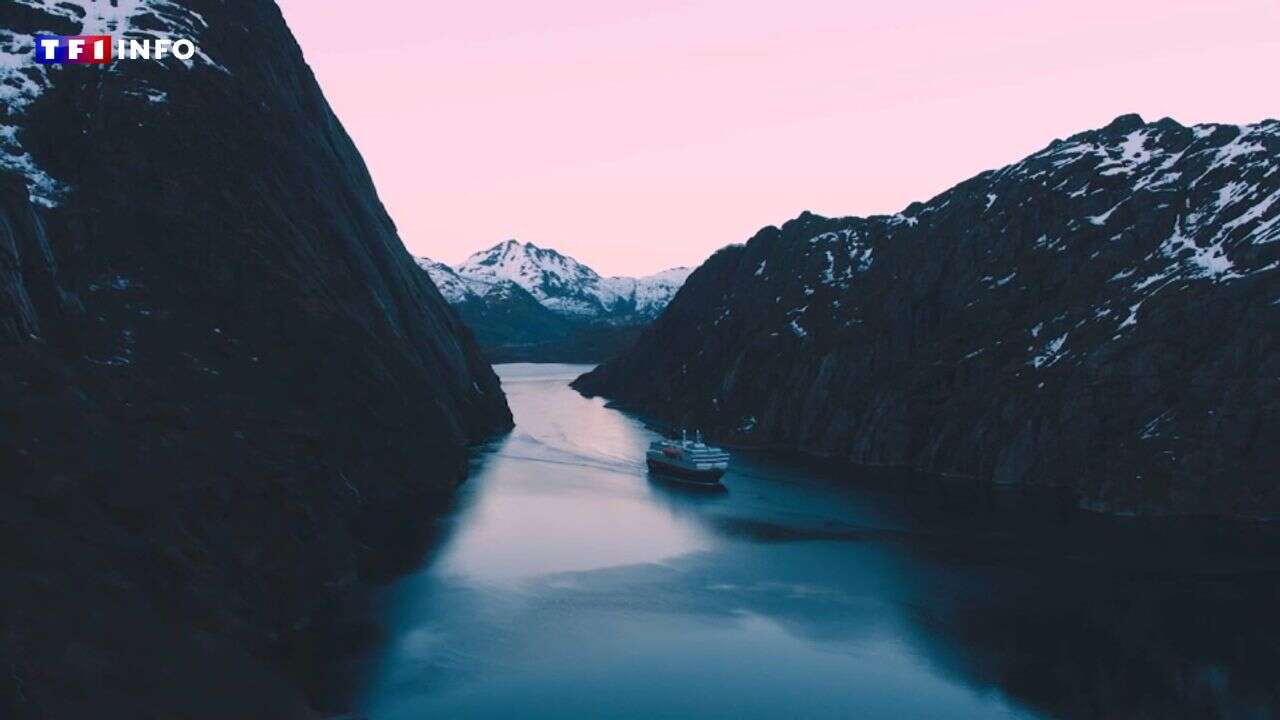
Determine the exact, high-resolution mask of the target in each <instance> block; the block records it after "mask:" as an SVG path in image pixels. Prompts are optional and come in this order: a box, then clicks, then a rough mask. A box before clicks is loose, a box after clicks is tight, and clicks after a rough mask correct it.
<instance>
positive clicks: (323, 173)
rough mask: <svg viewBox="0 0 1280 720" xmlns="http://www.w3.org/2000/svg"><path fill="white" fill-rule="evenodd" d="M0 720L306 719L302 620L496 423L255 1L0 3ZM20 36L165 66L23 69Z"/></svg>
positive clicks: (359, 172)
mask: <svg viewBox="0 0 1280 720" xmlns="http://www.w3.org/2000/svg"><path fill="white" fill-rule="evenodd" d="M0 28H3V29H2V30H0V52H2V53H3V54H4V60H5V62H4V63H0V75H3V77H0V81H2V82H0V84H2V85H3V88H4V90H3V92H0V102H3V105H4V107H3V109H4V119H3V127H2V128H0V147H2V149H3V151H4V152H3V153H2V159H0V544H3V546H4V547H5V552H4V553H3V554H2V559H0V587H2V588H3V590H0V667H2V668H3V670H2V671H0V715H3V716H4V717H14V718H48V717H54V718H62V717H67V718H72V717H74V718H79V717H90V716H92V717H98V718H114V717H122V718H123V717H127V718H139V717H165V718H170V717H186V718H229V717H236V718H253V717H262V718H268V717H269V718H287V717H313V716H315V714H316V710H315V709H314V707H313V705H314V703H313V702H312V698H311V696H309V694H308V688H307V685H306V683H307V680H308V679H309V678H311V677H314V672H313V671H315V670H316V668H314V667H313V664H314V663H316V662H317V659H318V658H319V657H320V654H319V653H315V652H311V651H309V650H308V645H307V643H310V642H313V641H314V636H315V633H316V628H317V625H318V624H319V622H320V619H321V618H323V617H325V615H326V613H329V612H330V611H332V610H333V608H334V606H335V605H336V604H337V603H339V602H340V598H342V597H344V596H345V595H346V594H347V593H348V592H349V591H350V590H351V589H352V588H353V587H355V586H358V585H359V584H360V583H361V580H362V578H365V577H367V576H368V575H369V574H370V573H372V572H374V571H376V570H378V569H380V565H382V564H383V561H384V560H385V558H386V557H387V556H388V555H389V554H390V553H392V552H393V551H395V552H413V549H412V548H413V546H414V540H415V539H416V537H417V530H418V529H420V528H421V526H422V524H423V518H424V517H425V516H427V515H429V513H430V512H431V511H432V510H433V508H437V507H439V506H440V505H442V503H443V502H444V498H446V497H447V495H448V493H449V492H450V490H451V489H452V488H453V486H454V485H455V484H456V483H457V482H458V481H459V480H460V479H461V477H462V474H463V472H464V470H465V463H466V450H465V446H466V445H467V444H468V443H469V442H471V441H474V440H477V439H479V438H482V437H485V436H487V435H489V434H492V433H495V432H499V431H502V430H503V429H505V428H507V427H509V426H510V423H511V416H510V413H509V411H508V409H507V406H506V401H505V398H504V396H503V394H502V391H501V388H500V386H499V383H498V380H497V378H496V376H495V375H494V374H493V372H492V370H491V369H490V368H489V366H488V365H487V363H486V362H485V361H484V360H483V359H482V358H481V356H480V354H479V352H478V351H477V349H476V347H475V344H474V342H473V341H472V339H471V337H470V334H469V332H468V331H467V330H466V329H465V327H463V326H462V325H461V323H460V322H459V321H458V320H457V317H456V315H455V314H454V313H453V312H452V311H451V310H450V309H449V308H448V306H447V305H446V303H445V302H444V300H443V299H442V297H441V296H440V294H439V292H438V291H437V290H436V288H435V287H434V286H433V285H432V284H431V282H430V281H429V280H428V278H427V277H426V275H425V274H424V273H422V272H421V271H420V270H419V269H418V268H417V267H416V265H415V264H414V262H413V260H412V258H411V257H410V256H409V255H408V253H407V252H406V251H405V249H404V247H403V246H402V244H401V242H400V240H399V239H398V237H397V235H396V231H395V227H394V225H393V224H392V221H391V220H390V218H389V217H388V216H387V213H386V212H385V211H384V209H383V207H382V205H381V203H380V202H379V200H378V198H377V195H376V193H375V191H374V188H373V185H372V182H371V180H370V178H369V175H368V173H367V172H366V170H365V167H364V164H363V162H362V160H361V158H360V155H359V153H358V152H357V150H356V148H355V147H354V146H353V144H352V142H351V140H350V139H349V138H348V137H347V135H346V133H345V132H344V131H343V129H342V127H341V125H340V124H339V122H338V120H337V119H336V118H335V117H334V115H333V113H332V112H331V111H330V109H329V107H328V105H327V103H326V102H325V99H324V97H323V95H322V93H321V91H320V89H319V87H318V86H317V84H316V82H315V80H314V78H313V77H312V75H311V72H310V71H309V69H308V68H307V66H306V64H305V63H304V62H303V58H302V54H301V52H300V50H299V48H298V46H297V45H296V43H295V42H294V40H293V38H292V37H291V35H290V33H289V31H288V29H287V27H286V26H285V23H284V21H283V19H282V18H281V16H280V12H279V10H278V9H277V7H276V5H275V3H273V2H270V1H269V0H243V1H240V2H235V3H226V2H222V1H220V0H190V1H189V2H184V3H182V4H181V5H180V4H178V3H174V2H168V1H167V0H130V2H123V0H122V1H121V2H115V1H114V0H112V2H109V3H108V2H106V1H105V0H102V1H100V2H95V1H94V0H79V1H77V2H66V1H59V2H52V1H49V2H45V1H44V0H5V1H4V2H0ZM39 32H52V33H59V34H97V33H102V34H113V35H116V36H117V37H118V36H124V35H127V36H128V37H131V38H139V37H160V36H169V37H187V38H193V39H195V40H196V41H197V43H198V45H199V49H200V53H199V55H198V56H197V57H195V58H194V59H192V60H190V61H188V62H180V61H177V60H174V59H172V58H170V59H168V60H165V61H163V62H154V61H117V62H116V63H114V64H113V65H111V66H108V67H96V66H80V67H50V68H43V67H37V66H35V65H34V64H33V63H32V49H31V48H32V38H33V36H34V35H35V34H36V33H39Z"/></svg>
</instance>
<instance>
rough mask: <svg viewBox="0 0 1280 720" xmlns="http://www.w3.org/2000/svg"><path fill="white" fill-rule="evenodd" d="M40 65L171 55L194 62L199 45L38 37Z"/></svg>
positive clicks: (106, 37) (94, 37) (98, 37)
mask: <svg viewBox="0 0 1280 720" xmlns="http://www.w3.org/2000/svg"><path fill="white" fill-rule="evenodd" d="M35 51H36V62H37V63H39V64H41V65H109V64H111V61H112V60H113V59H116V58H119V59H121V60H152V59H154V60H163V59H165V58H166V57H168V56H169V55H173V57H175V58H177V59H179V60H190V59H191V58H193V57H195V55H196V44H195V43H193V42H191V41H190V40H171V39H168V38H159V39H156V40H150V39H147V40H124V39H123V38H122V39H121V40H120V41H119V42H115V41H113V40H112V38H111V36H110V35H37V36H36V48H35Z"/></svg>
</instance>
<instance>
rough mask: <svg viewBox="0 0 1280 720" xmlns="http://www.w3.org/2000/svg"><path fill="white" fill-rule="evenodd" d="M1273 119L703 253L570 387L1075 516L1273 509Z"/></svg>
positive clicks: (1113, 146)
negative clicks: (634, 334)
mask: <svg viewBox="0 0 1280 720" xmlns="http://www.w3.org/2000/svg"><path fill="white" fill-rule="evenodd" d="M1278 334H1280V122H1276V121H1274V120H1272V121H1267V122H1264V123H1261V124H1258V125H1251V126H1243V127H1238V126H1232V125H1202V126H1196V127H1183V126H1181V125H1179V124H1177V123H1176V122H1174V121H1172V120H1162V121H1160V122H1157V123H1153V124H1146V123H1144V122H1143V121H1142V120H1141V118H1138V117H1136V116H1126V117H1122V118H1119V119H1117V120H1116V121H1115V122H1114V123H1112V124H1111V125H1109V126H1108V127H1106V128H1104V129H1101V130H1097V131H1091V132H1086V133H1082V134H1080V135H1077V136H1075V137H1072V138H1070V139H1068V140H1065V141H1056V142H1054V143H1053V144H1052V145H1050V146H1049V147H1048V148H1046V149H1045V150H1043V151H1041V152H1039V153H1037V154H1035V155H1033V156H1031V157H1029V158H1027V159H1026V160H1024V161H1022V162H1019V163H1017V164H1014V165H1011V166H1008V167H1005V168H1003V169H1000V170H997V171H993V172H987V173H984V174H982V175H979V176H978V177H976V178H973V179H972V180H969V181H966V182H964V183H961V184H960V185H958V186H956V187H955V188H952V189H951V190H948V191H947V192H944V193H943V194H941V195H939V196H938V197H936V198H934V199H932V200H930V201H929V202H927V203H917V204H914V205H912V206H911V207H909V208H907V209H906V210H905V211H904V212H903V213H901V214H899V215H895V216H891V217H871V218H865V219H864V218H839V219H829V218H823V217H818V216H815V215H811V214H808V213H806V214H804V215H802V216H801V217H799V218H797V219H795V220H793V221H791V222H788V223H786V224H785V225H783V226H782V227H781V228H776V227H769V228H765V229H764V230H762V231H760V232H759V233H758V234H757V235H756V236H755V237H753V238H752V239H751V240H750V241H749V242H747V243H746V244H745V245H742V246H733V247H728V248H725V249H724V250H721V251H720V252H719V253H717V254H716V255H715V256H714V257H712V258H711V259H710V260H709V261H708V262H707V263H706V264H704V265H703V266H702V267H701V268H699V269H698V270H697V271H695V272H694V274H693V276H692V277H691V278H690V279H689V282H688V283H687V284H686V285H685V287H684V288H683V289H682V290H681V292H680V294H679V295H677V296H676V298H675V300H674V301H673V302H672V304H671V305H670V306H669V308H668V309H667V311H666V313H665V314H664V315H663V316H662V317H660V318H659V319H658V320H657V321H656V323H655V324H654V325H653V326H652V327H651V328H650V330H649V331H647V332H646V334H645V335H644V336H643V337H642V338H641V340H640V341H639V343H638V344H637V345H636V346H635V347H634V348H633V349H632V350H631V351H629V352H628V353H627V354H625V355H624V356H622V357H620V358H618V359H617V360H614V361H612V362H609V363H607V364H605V365H604V366H602V367H600V368H599V369H597V370H596V371H595V372H592V373H590V374H588V375H586V376H584V377H582V378H580V379H579V380H578V381H577V383H576V387H578V388H579V389H580V390H582V391H583V392H585V393H588V394H595V395H605V396H608V397H611V398H615V399H617V400H619V401H621V402H623V403H625V404H628V405H631V406H633V407H637V408H640V409H643V410H645V411H647V412H650V413H653V414H655V415H657V416H659V417H661V418H663V419H665V420H667V421H670V422H673V423H682V424H686V425H689V426H701V427H703V428H705V429H706V430H708V431H710V432H712V433H713V434H714V435H716V436H718V437H720V438H721V439H723V440H729V441H736V442H742V443H764V444H778V445H783V446H787V447H793V448H799V449H802V450H805V451H809V452H813V453H818V454H823V455H832V456H836V457H840V458H843V459H846V460H848V461H851V462H853V463H864V464H875V465H903V466H910V467H914V468H919V469H921V470H925V471H930V472H935V473H945V474H951V475H960V476H967V477H971V478H975V479H977V480H980V481H984V482H991V483H999V484H1002V485H1013V486H1018V485H1025V486H1031V485H1046V486H1057V487H1065V488H1069V489H1070V490H1071V491H1072V492H1073V493H1074V494H1075V495H1076V497H1077V498H1078V499H1079V502H1080V503H1081V504H1082V505H1084V506H1086V507H1089V508H1094V509H1099V510H1106V511H1115V512H1137V513H1178V514H1212V515H1226V516H1272V515H1275V514H1276V513H1278V512H1280V482H1278V478H1280V455H1277V454H1276V453H1275V452H1274V451H1273V448H1274V447H1275V446H1276V445H1277V444H1278V443H1280V352H1277V348H1278V346H1277V335H1278Z"/></svg>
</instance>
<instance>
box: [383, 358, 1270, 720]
mask: <svg viewBox="0 0 1280 720" xmlns="http://www.w3.org/2000/svg"><path fill="white" fill-rule="evenodd" d="M586 369H588V368H586V367H582V366H567V365H507V366H499V368H498V370H499V373H500V375H501V378H502V382H503V387H504V389H505V391H506V392H507V394H508V396H509V399H510V403H511V407H512V410H513V412H514V414H515V419H516V423H517V427H516V429H515V431H513V432H512V434H511V435H509V436H507V437H505V438H502V439H500V440H497V441H495V442H493V443H491V444H489V445H488V446H485V447H483V448H481V449H479V450H478V451H477V453H476V455H475V458H474V460H473V466H472V473H471V477H470V479H469V480H468V481H467V483H466V484H465V485H464V486H463V487H462V489H461V497H460V499H459V502H458V504H457V507H456V508H455V509H454V511H453V512H452V513H451V514H450V515H449V516H448V517H447V518H445V520H444V522H445V524H446V526H447V529H446V531H445V532H443V533H442V537H441V538H440V540H439V542H438V544H437V546H436V547H434V548H433V549H432V550H431V552H430V554H429V557H428V558H427V559H426V560H425V562H424V564H423V565H422V566H421V567H420V568H418V569H417V570H416V571H414V572H412V573H411V574H409V575H407V576H405V577H404V578H402V579H401V580H399V581H397V582H396V583H394V585H392V586H391V587H390V588H389V589H388V591H387V597H386V599H385V602H384V603H383V607H382V612H383V613H384V616H383V618H382V621H383V623H384V624H385V626H386V628H387V630H386V641H385V643H384V644H383V646H382V647H381V648H380V650H379V651H378V652H377V653H376V654H375V656H374V657H373V658H372V659H370V660H369V661H368V662H367V663H365V665H366V672H365V675H366V677H365V678H364V681H363V683H362V688H361V698H362V699H361V701H360V702H359V705H360V707H359V711H360V713H362V714H364V715H367V716H368V717H369V718H370V719H371V720H409V719H415V720H416V719H418V718H435V717H442V718H449V717H467V718H477V717H478V718H486V717H491V718H507V717H524V718H686V717H689V718H692V717H697V718H775V717H778V718H781V717H786V718H845V717H858V718H904V717H922V718H923V717H928V718H1033V717H1202V716H1207V717H1213V716H1224V717H1270V716H1272V713H1273V712H1274V711H1275V710H1276V708H1278V707H1280V681H1278V680H1277V676H1280V670H1278V669H1280V642H1277V640H1278V639H1280V620H1278V619H1277V618H1276V617H1275V613H1274V607H1276V605H1275V603H1276V601H1277V600H1278V599H1280V593H1278V592H1277V585H1278V582H1277V573H1276V566H1275V564H1274V563H1272V562H1271V561H1269V560H1268V555H1267V553H1266V552H1265V551H1262V552H1255V553H1250V552H1243V553H1242V552H1241V551H1240V548H1239V547H1238V546H1239V545H1240V544H1241V542H1242V541H1240V540H1239V539H1238V538H1236V537H1235V536H1234V535H1230V534H1227V535H1223V534H1222V533H1221V532H1220V531H1216V530H1212V529H1211V530H1204V529H1203V528H1200V527H1198V526H1193V527H1188V528H1179V529H1178V530H1179V532H1178V534H1177V536H1178V537H1180V538H1182V541H1181V542H1180V543H1175V542H1171V541H1170V539H1169V538H1170V533H1169V531H1168V528H1163V529H1159V528H1157V529H1152V528H1145V527H1133V526H1132V523H1131V524H1126V523H1124V522H1122V521H1115V520H1112V519H1105V518H1089V517H1080V516H1076V515H1073V514H1071V513H1063V512H1061V511H1059V510H1054V509H1048V510H1046V509H1044V508H1041V507H1038V506H1037V507H1036V508H1035V509H1027V508H1022V507H1019V504H1018V503H1016V502H1015V503H1013V504H1012V507H1011V506H1010V503H1006V502H991V501H990V500H989V499H988V500H987V501H978V502H973V501H970V500H952V499H948V497H949V491H947V490H945V489H942V488H941V486H939V487H938V488H933V489H928V488H927V486H926V489H925V490H919V489H917V490H914V491H912V492H907V493H904V492H897V491H893V490H890V489H888V488H892V487H894V486H893V484H892V483H883V482H873V480H874V478H873V477H872V476H871V475H868V476H867V477H866V478H863V477H861V475H860V474H858V473H856V472H853V471H849V470H842V469H838V468H824V467H823V464H822V463H814V462H805V461H801V460H796V459H785V458H779V457H776V456H769V455H766V454H758V453H736V454H735V467H734V469H733V470H731V472H730V473H729V474H728V475H727V476H726V477H725V485H726V489H725V491H723V492H718V493H716V492H706V491H700V490H698V489H694V488H690V487H687V486H683V485H680V484H675V483H667V482H665V481H661V480H659V479H655V478H651V477H650V476H649V475H648V474H647V473H646V471H645V468H644V464H643V453H644V449H645V447H646V446H647V445H648V443H649V442H650V440H652V439H653V438H655V437H657V435H656V434H655V433H654V432H652V431H650V430H649V429H647V428H646V427H645V425H644V424H643V423H642V422H641V421H640V420H638V419H636V418H634V417H632V416H629V415H627V414H624V413H622V412H619V411H617V410H614V409H610V408H608V407H605V405H604V403H603V402H602V401H600V400H598V399H586V398H583V397H581V396H579V395H578V394H577V393H575V392H574V391H573V390H571V389H570V388H569V387H568V382H569V381H570V380H572V379H573V378H574V377H576V376H577V375H578V374H580V373H581V372H583V371H585V370H586ZM864 480H865V482H864ZM1211 527H1212V526H1211ZM1215 533H1216V534H1215ZM1210 540H1213V542H1216V543H1217V544H1218V545H1219V546H1222V547H1221V555H1215V554H1214V552H1216V551H1211V550H1205V548H1206V547H1208V546H1209V541H1210ZM1182 546H1185V548H1190V549H1189V550H1184V549H1182ZM1255 550H1256V548H1255ZM1206 553H1207V555H1206ZM1202 555H1204V557H1201V556H1202ZM1188 556H1191V557H1188Z"/></svg>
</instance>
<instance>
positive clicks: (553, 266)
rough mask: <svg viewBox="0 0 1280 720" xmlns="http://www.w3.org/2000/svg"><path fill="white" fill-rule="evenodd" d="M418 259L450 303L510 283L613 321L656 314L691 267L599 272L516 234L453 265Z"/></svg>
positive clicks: (572, 314)
mask: <svg viewBox="0 0 1280 720" xmlns="http://www.w3.org/2000/svg"><path fill="white" fill-rule="evenodd" d="M424 263H425V264H424ZM419 265H420V266H422V267H423V269H424V270H427V272H428V273H430V274H431V276H432V279H433V280H434V281H435V282H436V285H437V286H438V287H439V288H440V291H441V292H442V293H444V295H445V297H446V298H447V299H448V300H449V301H450V302H452V303H457V302H462V301H465V300H466V299H467V298H468V297H469V296H472V295H483V294H485V293H486V292H487V291H488V290H487V288H493V287H496V286H500V285H503V284H506V283H513V284H515V285H518V286H519V287H521V288H523V289H524V290H526V291H527V292H528V293H529V294H531V295H533V297H534V298H535V299H537V301H538V302H539V303H541V304H542V305H543V306H545V307H546V308H548V309H549V310H551V311H552V312H555V313H557V314H559V315H562V316H564V317H568V318H572V319H578V320H586V321H603V322H610V323H615V324H621V323H632V322H644V321H648V320H651V319H653V318H654V317H657V315H658V314H659V313H660V312H662V310H663V309H664V308H665V307H666V306H667V303H669V302H670V301H671V298H672V297H674V296H675V294H676V292H677V291H678V290H679V289H680V287H681V286H682V285H684V281H685V279H686V278H688V276H689V274H690V273H691V272H692V270H691V269H689V268H673V269H671V270H665V271H663V272H659V273H655V274H653V275H649V276H646V277H641V278H629V277H608V278H605V277H601V276H600V274H599V273H597V272H596V271H595V270H592V269H591V268H590V267H587V266H586V265H584V264H582V263H580V262H578V261H577V260H575V259H573V258H571V257H568V256H566V255H562V254H560V253H559V252H556V251H555V250H552V249H550V248H541V247H538V246H537V245H534V244H533V243H522V242H520V241H518V240H507V241H505V242H502V243H499V244H498V245H494V246H493V247H491V248H489V249H487V250H482V251H480V252H477V253H474V254H473V255H471V256H470V257H468V258H467V259H466V260H464V261H463V262H462V263H461V264H460V265H458V266H457V267H456V268H451V267H449V266H447V265H443V264H442V263H436V262H434V261H431V260H427V259H426V258H420V259H419Z"/></svg>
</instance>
